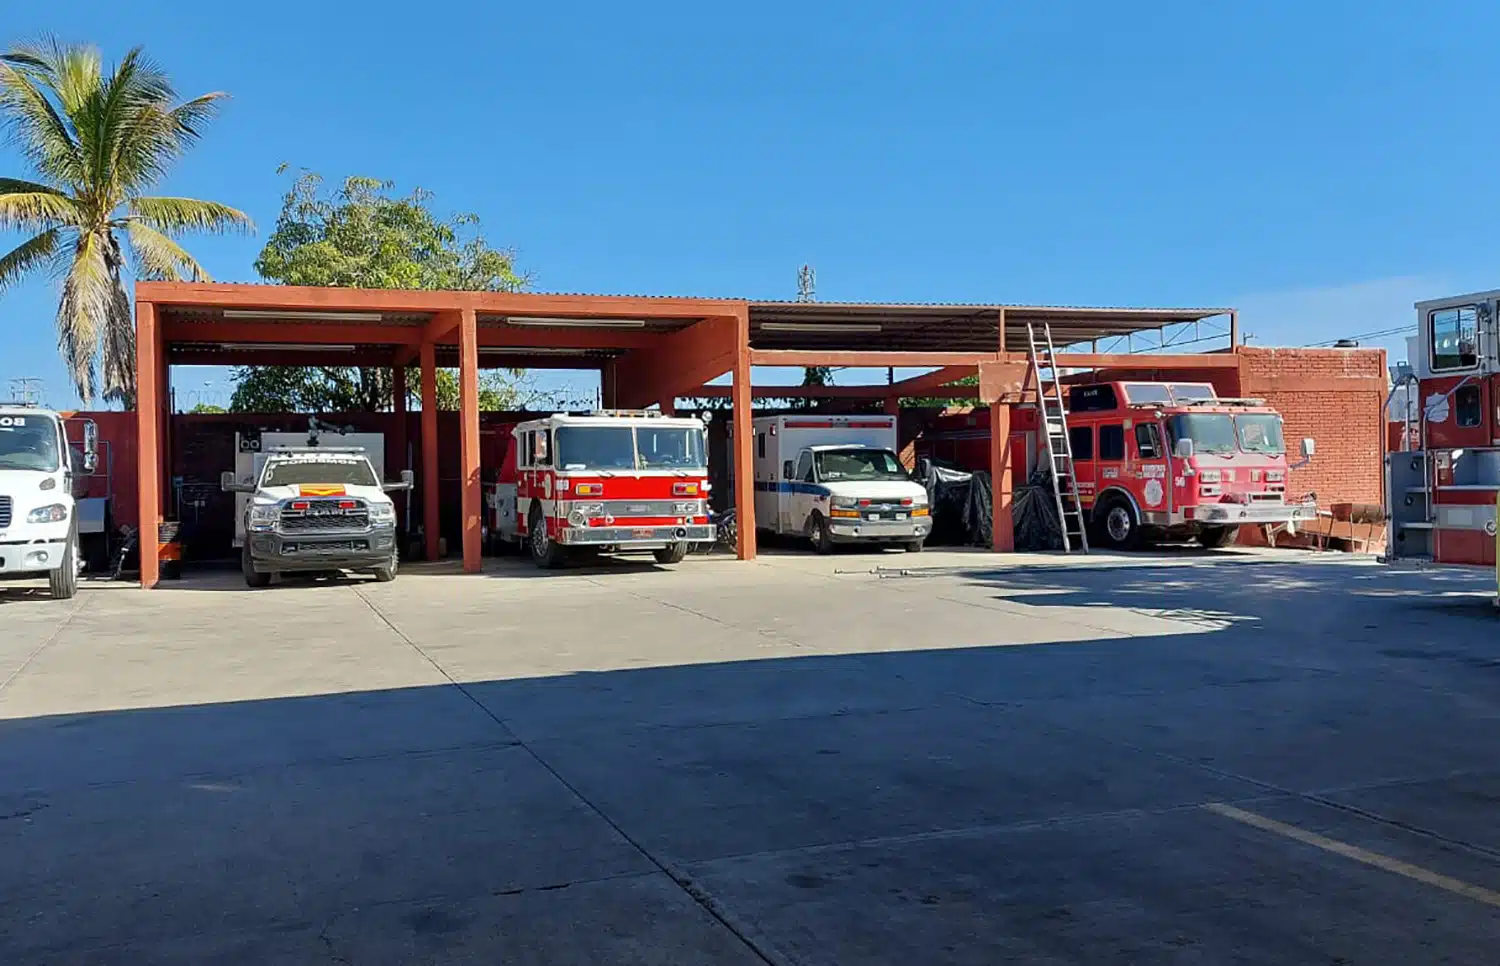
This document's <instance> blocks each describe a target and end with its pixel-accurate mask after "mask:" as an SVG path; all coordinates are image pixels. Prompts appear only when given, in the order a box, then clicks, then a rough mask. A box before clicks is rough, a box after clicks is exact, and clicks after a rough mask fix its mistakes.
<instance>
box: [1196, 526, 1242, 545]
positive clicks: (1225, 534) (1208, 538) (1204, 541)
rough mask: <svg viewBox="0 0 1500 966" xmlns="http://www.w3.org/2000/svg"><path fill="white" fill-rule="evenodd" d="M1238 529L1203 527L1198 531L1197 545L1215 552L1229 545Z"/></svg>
mask: <svg viewBox="0 0 1500 966" xmlns="http://www.w3.org/2000/svg"><path fill="white" fill-rule="evenodd" d="M1239 530H1240V528H1239V527H1204V528H1202V529H1201V530H1199V531H1198V543H1199V544H1200V545H1202V546H1203V547H1204V548H1206V549H1208V550H1217V549H1219V548H1220V547H1222V546H1224V545H1225V544H1226V543H1230V542H1231V541H1232V540H1233V539H1234V537H1235V535H1236V534H1238V533H1239Z"/></svg>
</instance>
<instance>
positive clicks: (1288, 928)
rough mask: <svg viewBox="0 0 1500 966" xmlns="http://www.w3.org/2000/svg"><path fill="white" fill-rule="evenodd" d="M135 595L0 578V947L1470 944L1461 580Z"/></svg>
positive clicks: (838, 951) (1473, 724) (647, 580)
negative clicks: (30, 591) (50, 588)
mask: <svg viewBox="0 0 1500 966" xmlns="http://www.w3.org/2000/svg"><path fill="white" fill-rule="evenodd" d="M164 588H165V589H163V590H161V591H158V592H154V593H150V594H144V593H140V592H138V591H135V590H133V589H129V588H117V587H107V586H99V585H91V586H87V587H85V589H84V591H83V592H82V593H81V594H80V596H79V597H78V598H77V599H75V600H74V601H71V602H62V603H54V602H52V601H49V600H45V599H42V598H39V597H36V596H34V595H27V594H19V593H17V592H15V591H14V590H8V589H5V588H0V856H4V857H5V860H4V861H3V862H0V962H5V963H7V964H9V963H73V962H77V963H101V962H120V963H126V962H129V963H143V962H169V963H189V962H192V963H200V962H203V961H210V960H211V961H215V962H217V963H226V964H227V963H238V962H244V963H252V962H253V963H263V962H294V963H295V962H306V963H315V962H318V963H321V962H344V963H384V962H391V963H407V962H431V963H449V962H468V961H472V962H506V963H529V962H535V963H575V962H576V963H590V964H594V963H605V962H608V963H617V962H619V963H684V962H714V963H718V962H724V963H766V962H770V963H776V964H781V963H805V964H814V963H816V964H824V963H827V964H834V963H839V964H843V963H851V964H852V963H885V962H889V963H903V964H904V963H909V962H914V961H915V962H954V963H992V962H997V961H1004V960H1007V959H1008V960H1013V961H1022V962H1041V963H1089V964H1108V963H1139V962H1170V963H1208V962H1212V963H1221V962H1245V963H1257V964H1259V963H1265V962H1277V963H1303V962H1305V963H1366V962H1368V963H1388V962H1396V961H1413V962H1430V961H1445V962H1451V963H1467V962H1474V963H1489V962H1493V959H1494V956H1493V950H1494V949H1495V948H1500V946H1497V942H1500V836H1497V833H1496V832H1495V825H1494V822H1493V814H1494V813H1493V807H1494V804H1495V803H1496V802H1497V801H1500V767H1496V765H1495V764H1494V749H1495V748H1497V747H1500V741H1497V739H1500V688H1497V682H1500V678H1497V676H1496V675H1497V672H1500V655H1497V654H1496V653H1495V651H1496V648H1495V644H1494V641H1495V640H1496V637H1495V633H1494V629H1495V626H1496V625H1495V620H1496V618H1495V617H1494V616H1493V615H1492V614H1491V610H1490V606H1489V603H1488V599H1487V595H1488V593H1489V591H1490V590H1492V588H1491V587H1490V584H1489V581H1488V580H1487V579H1486V578H1485V577H1484V575H1482V574H1473V573H1467V572H1463V571H1433V572H1427V573H1408V572H1396V571H1392V570H1390V569H1387V568H1383V567H1380V566H1378V565H1375V564H1373V563H1371V562H1369V561H1362V560H1357V559H1351V558H1338V557H1326V558H1321V557H1320V558H1305V557H1300V556H1295V555H1276V556H1268V555H1264V554H1234V553H1230V554H1222V553H1221V554H1204V553H1197V552H1177V553H1171V552H1169V553H1167V554H1164V555H1162V556H1160V557H1135V558H1106V557H1094V558H1090V559H1089V560H1087V561H1084V562H1079V561H1077V560H1063V559H1059V558H1038V557H1035V556H1024V557H1007V558H996V557H993V556H990V555H975V554H923V555H921V556H920V557H918V556H913V555H904V556H903V555H900V554H884V555H873V556H866V555H858V554H841V555H837V556H835V557H832V558H816V557H812V556H802V555H791V554H777V555H768V556H766V557H764V558H763V559H762V561H760V562H759V563H757V564H754V565H740V564H737V563H734V562H730V561H724V560H717V559H690V560H689V561H688V562H686V563H685V564H683V565H682V566H681V567H679V568H677V569H675V570H671V571H669V570H661V569H657V568H654V567H646V566H606V567H602V568H598V569H595V570H587V571H570V572H564V573H562V574H561V575H556V576H541V575H538V574H537V573H536V572H534V571H531V570H529V569H527V568H526V567H524V566H521V565H513V564H507V563H501V562H496V563H494V564H493V566H492V567H491V569H490V571H489V572H487V573H486V574H485V575H483V576H479V577H449V576H438V575H432V574H429V573H423V572H422V570H421V569H420V568H417V569H414V570H412V571H409V572H407V573H405V574H403V575H402V577H401V578H400V579H398V580H397V581H396V582H395V583H393V584H381V585H377V584H373V583H368V582H364V581H353V580H351V581H341V582H333V583H328V582H317V583H288V584H286V585H285V586H280V587H275V588H272V589H269V590H265V591H257V592H248V591H246V590H244V589H243V586H242V584H241V583H240V582H239V580H238V577H237V575H233V574H215V575H206V576H201V577H196V578H193V579H189V580H185V581H183V582H181V583H180V584H174V585H164ZM1219 803H1226V805H1227V807H1224V808H1219V807H1218V806H1219ZM1245 816H1249V818H1246V817H1245ZM1491 897H1492V898H1493V899H1494V901H1493V902H1492V901H1490V898H1491Z"/></svg>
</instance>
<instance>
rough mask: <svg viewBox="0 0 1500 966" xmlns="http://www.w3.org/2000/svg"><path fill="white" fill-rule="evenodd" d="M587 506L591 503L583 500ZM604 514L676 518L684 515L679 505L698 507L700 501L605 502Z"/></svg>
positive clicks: (689, 498) (691, 499)
mask: <svg viewBox="0 0 1500 966" xmlns="http://www.w3.org/2000/svg"><path fill="white" fill-rule="evenodd" d="M579 502H581V503H584V504H587V503H588V502H589V501H587V500H582V501H579ZM601 502H602V503H603V504H604V512H605V513H607V514H609V515H610V516H612V517H676V516H682V515H683V514H682V513H681V512H680V511H679V510H678V509H677V506H678V505H679V504H685V503H691V504H693V505H695V506H696V505H697V503H698V501H697V500H696V499H694V498H692V497H687V498H685V499H681V500H603V501H601Z"/></svg>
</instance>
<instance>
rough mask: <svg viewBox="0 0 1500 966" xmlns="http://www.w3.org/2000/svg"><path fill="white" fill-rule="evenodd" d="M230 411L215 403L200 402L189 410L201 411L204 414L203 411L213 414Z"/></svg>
mask: <svg viewBox="0 0 1500 966" xmlns="http://www.w3.org/2000/svg"><path fill="white" fill-rule="evenodd" d="M228 411H229V410H227V409H225V408H224V407H223V406H215V405H214V404H213V403H198V405H196V406H194V407H193V408H192V409H189V410H188V412H190V413H199V414H203V413H209V414H213V413H225V412H228Z"/></svg>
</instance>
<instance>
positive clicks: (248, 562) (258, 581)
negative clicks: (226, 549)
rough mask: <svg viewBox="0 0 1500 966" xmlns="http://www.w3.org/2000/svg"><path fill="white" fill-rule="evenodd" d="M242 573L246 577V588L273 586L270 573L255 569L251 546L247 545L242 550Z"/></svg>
mask: <svg viewBox="0 0 1500 966" xmlns="http://www.w3.org/2000/svg"><path fill="white" fill-rule="evenodd" d="M240 571H241V572H243V573H244V575H245V586H246V587H256V588H259V587H269V586H271V575H270V573H268V572H266V571H262V570H256V569H255V559H254V558H253V557H251V556H250V545H249V544H248V543H247V544H245V545H244V547H242V548H241V549H240Z"/></svg>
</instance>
